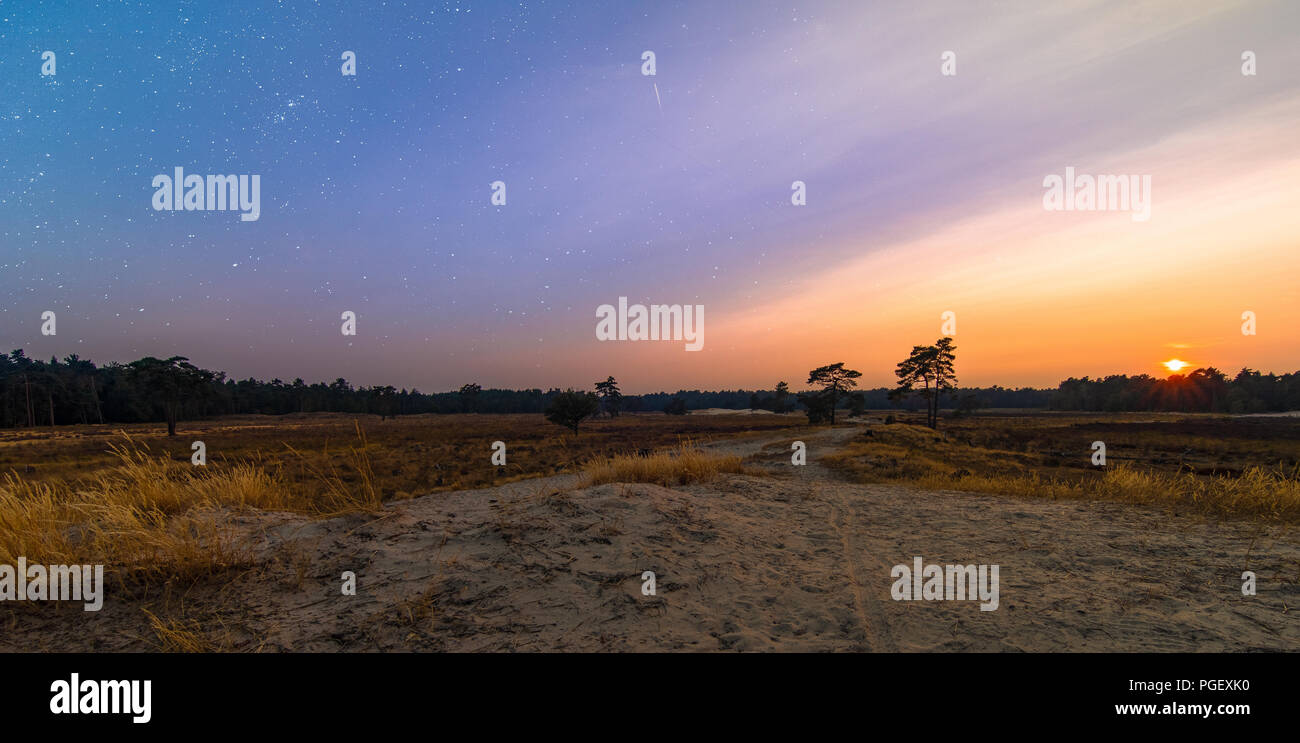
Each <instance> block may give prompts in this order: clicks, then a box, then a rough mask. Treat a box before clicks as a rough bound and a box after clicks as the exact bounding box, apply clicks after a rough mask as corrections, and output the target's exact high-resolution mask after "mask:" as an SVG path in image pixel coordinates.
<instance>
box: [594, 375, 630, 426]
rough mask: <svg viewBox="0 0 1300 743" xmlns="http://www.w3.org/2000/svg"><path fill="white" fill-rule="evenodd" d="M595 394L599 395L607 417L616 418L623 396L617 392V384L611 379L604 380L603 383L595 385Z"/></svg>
mask: <svg viewBox="0 0 1300 743" xmlns="http://www.w3.org/2000/svg"><path fill="white" fill-rule="evenodd" d="M596 394H598V395H600V397H601V403H602V405H603V406H604V408H605V412H606V413H609V417H611V418H617V417H618V409H619V408H620V407H622V404H623V395H622V393H620V392H619V391H618V382H615V381H614V378H613V377H610V378H609V379H606V380H605V381H604V382H597V383H596Z"/></svg>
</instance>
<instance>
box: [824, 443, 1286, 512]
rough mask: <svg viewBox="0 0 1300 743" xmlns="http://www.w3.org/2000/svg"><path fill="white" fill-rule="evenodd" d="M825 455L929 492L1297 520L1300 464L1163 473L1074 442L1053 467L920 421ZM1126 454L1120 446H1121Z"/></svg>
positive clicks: (846, 468)
mask: <svg viewBox="0 0 1300 743" xmlns="http://www.w3.org/2000/svg"><path fill="white" fill-rule="evenodd" d="M873 434H874V435H873V436H872V437H871V438H870V439H866V440H859V441H857V442H855V443H853V444H851V445H850V446H848V447H846V448H845V449H844V450H843V451H840V452H838V453H836V454H832V455H830V456H828V457H827V458H826V462H827V464H829V465H830V466H832V467H834V468H836V469H838V470H840V471H843V472H846V473H848V474H850V475H851V476H852V477H853V478H854V479H855V480H858V481H861V482H901V483H906V484H909V485H915V486H916V487H919V488H924V489H927V490H964V491H971V492H980V493H996V494H1002V495H1017V496H1025V497H1038V498H1090V499H1100V500H1111V501H1118V502H1123V503H1134V504H1141V505H1152V506H1163V507H1169V508H1174V509H1184V510H1187V511H1192V512H1198V513H1204V514H1209V515H1213V516H1218V517H1249V518H1258V519H1262V520H1268V521H1280V522H1288V523H1300V469H1297V468H1295V467H1293V466H1276V465H1274V466H1264V465H1247V466H1245V467H1243V468H1242V469H1241V470H1240V474H1238V475H1235V476H1225V475H1198V474H1195V473H1193V472H1189V471H1186V470H1185V469H1184V470H1181V471H1179V470H1161V469H1159V468H1158V467H1155V466H1153V465H1151V464H1148V463H1144V462H1142V461H1131V462H1118V463H1111V464H1110V466H1108V467H1106V468H1104V469H1101V468H1093V467H1088V466H1086V464H1085V463H1086V462H1087V461H1088V458H1089V455H1090V453H1091V452H1090V451H1089V450H1088V449H1086V448H1085V447H1086V438H1090V437H1085V443H1084V444H1083V445H1082V446H1079V447H1077V448H1078V449H1079V453H1078V454H1077V456H1076V457H1075V460H1077V461H1069V462H1065V463H1063V464H1058V465H1051V464H1044V463H1043V462H1042V460H1043V457H1042V456H1040V455H1037V454H1035V453H1033V452H1026V451H1016V450H1008V449H995V448H987V447H984V446H977V445H975V444H974V442H972V441H967V442H966V443H965V445H962V444H961V443H960V442H959V441H954V440H952V439H950V438H949V437H948V436H946V435H945V434H944V433H943V431H942V430H941V431H939V432H935V431H931V430H929V429H926V428H922V427H918V426H906V425H895V426H884V427H877V428H875V429H874V431H873ZM1121 451H1122V450H1121Z"/></svg>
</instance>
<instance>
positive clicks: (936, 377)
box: [889, 337, 957, 428]
mask: <svg viewBox="0 0 1300 743" xmlns="http://www.w3.org/2000/svg"><path fill="white" fill-rule="evenodd" d="M956 351H957V347H956V346H954V345H952V338H948V337H944V338H940V339H939V340H938V341H935V344H934V345H933V346H912V353H911V354H910V355H909V356H908V357H907V358H906V359H904V360H902V361H900V362H899V363H898V369H897V370H895V371H894V374H895V375H896V376H897V377H898V387H897V388H895V389H894V391H893V392H890V393H889V397H890V399H902V398H906V397H907V396H908V395H912V394H919V395H920V396H921V397H923V398H925V403H926V410H925V424H926V425H927V426H929V427H930V428H937V427H938V425H939V397H940V395H942V394H943V393H944V392H947V391H950V390H953V389H956V384H957V377H956V375H955V373H954V372H953V362H954V361H955V360H956ZM918 384H920V385H921V388H920V389H917V385H918Z"/></svg>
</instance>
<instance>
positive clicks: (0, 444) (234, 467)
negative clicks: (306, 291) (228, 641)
mask: <svg viewBox="0 0 1300 743" xmlns="http://www.w3.org/2000/svg"><path fill="white" fill-rule="evenodd" d="M202 425H204V426H206V428H204V430H202V431H196V432H193V435H192V436H191V435H187V436H181V437H176V438H173V439H169V438H166V437H163V436H159V435H157V434H156V433H154V434H151V435H138V432H137V434H128V433H125V432H122V431H119V432H118V433H117V434H116V436H114V437H112V438H110V437H109V434H108V432H107V430H106V429H102V428H95V427H86V426H75V427H68V429H60V430H59V431H57V432H55V433H47V432H44V431H43V432H40V434H41V435H40V436H39V437H36V438H34V439H32V440H25V439H23V438H22V435H23V434H24V433H25V432H0V455H3V456H0V458H4V457H8V458H9V461H11V462H14V464H16V465H18V466H14V467H12V468H11V469H9V471H8V473H7V474H0V564H15V563H16V561H17V558H18V557H20V556H22V557H25V558H26V559H27V560H28V561H29V562H31V563H43V564H67V565H76V564H92V565H97V564H102V565H104V566H105V568H106V577H108V578H110V579H111V580H115V581H116V582H117V583H118V585H119V589H120V590H121V591H122V592H125V593H132V594H137V595H139V594H143V593H147V591H148V589H149V588H150V587H151V586H154V585H157V584H160V583H165V582H167V581H171V580H173V579H199V578H204V577H209V576H213V575H217V574H220V573H223V572H226V571H229V570H232V569H235V568H243V567H247V566H249V565H250V564H251V560H252V558H251V556H250V554H249V550H248V548H247V542H246V539H245V534H244V532H243V531H242V529H243V527H240V526H239V520H238V519H233V518H232V515H233V514H235V513H237V512H239V511H243V510H260V511H286V512H292V513H298V514H307V515H312V516H320V517H328V516H336V515H341V514H345V513H357V512H368V513H374V512H377V511H379V510H381V509H382V507H383V503H384V502H385V501H387V500H391V499H394V498H403V497H410V496H413V495H417V494H424V493H428V492H432V491H436V490H446V489H451V488H460V487H475V486H485V485H491V484H500V483H502V482H508V481H510V480H517V479H523V478H526V477H533V476H537V475H545V474H552V473H555V472H558V471H563V470H567V469H579V468H581V467H582V463H583V462H587V461H591V460H593V459H597V458H602V459H604V461H607V462H608V466H609V467H610V468H611V470H610V471H613V472H619V473H620V475H619V477H621V478H624V479H626V478H628V477H632V478H642V479H635V480H632V481H645V482H663V483H665V484H669V483H681V482H689V481H693V480H695V479H702V478H707V477H710V476H712V475H713V474H716V473H717V472H720V471H737V470H738V468H739V460H734V461H732V460H731V459H727V458H722V459H718V458H713V457H707V456H705V455H703V454H701V453H699V452H698V451H695V450H693V449H690V448H687V449H683V451H682V455H683V456H680V457H675V456H671V455H668V454H663V455H657V456H656V457H653V458H651V459H650V460H639V459H633V460H632V464H631V465H630V469H629V465H628V464H626V463H625V460H626V459H627V458H622V457H619V456H618V455H619V454H621V453H624V452H627V451H629V450H631V451H635V450H636V449H637V448H646V447H653V446H658V445H663V444H664V443H669V442H672V443H676V442H679V441H681V440H682V434H683V433H684V434H686V435H700V436H703V437H706V438H707V437H711V436H713V435H720V436H738V435H739V436H743V435H746V434H753V433H754V432H755V431H761V430H765V429H766V428H779V427H783V426H788V425H789V421H779V422H775V423H774V422H773V421H769V420H764V419H761V418H756V417H750V416H746V417H739V416H737V417H734V418H729V417H727V416H709V417H704V416H701V418H700V419H698V420H690V419H689V416H688V417H687V419H686V420H683V419H681V418H677V417H674V416H635V417H634V416H624V417H622V418H619V419H615V420H604V421H596V422H593V423H592V424H591V425H590V426H588V427H587V428H586V429H584V432H583V434H582V435H581V436H578V437H576V438H575V437H572V436H570V435H568V434H567V433H566V432H563V431H562V429H559V428H557V427H556V426H554V425H552V424H550V423H547V422H546V421H545V420H543V419H542V417H541V416H540V415H537V416H522V415H521V416H476V415H468V416H441V417H434V416H421V417H419V418H418V419H409V420H398V421H377V420H375V419H372V418H368V417H364V416H363V417H357V418H351V417H349V418H343V417H338V416H324V417H323V418H321V417H315V416H308V417H305V418H298V419H291V420H280V421H276V422H275V425H267V421H266V420H265V419H257V420H256V421H255V422H252V421H248V420H240V421H216V422H208V423H205V424H202ZM156 428H157V427H153V429H156ZM196 439H201V440H203V441H204V442H205V443H206V445H207V451H208V463H207V465H206V466H201V467H200V466H195V465H193V464H191V463H190V451H189V445H190V442H191V441H192V440H196ZM376 439H378V441H376ZM498 439H500V440H504V441H506V442H507V444H508V446H509V449H508V461H509V463H510V466H509V467H505V468H499V467H494V466H492V465H491V463H490V454H491V442H492V441H493V440H498ZM314 447H319V448H314ZM268 449H271V450H272V451H273V453H267V450H268ZM32 455H35V456H32ZM24 462H32V463H34V464H25V463H24ZM20 463H23V464H20ZM0 472H3V470H0ZM626 472H633V473H635V474H632V475H628V474H623V473H626ZM300 572H301V571H300ZM300 577H301V576H300ZM181 629H183V628H175V627H162V628H161V629H159V630H157V631H156V634H158V635H159V637H160V638H162V639H164V640H166V641H167V642H171V640H168V639H167V638H172V639H173V640H175V641H176V642H175V643H174V644H175V645H177V647H179V646H181V645H184V644H185V643H184V642H182V641H181V639H180V638H179V636H175V637H173V636H172V635H168V632H169V631H172V630H175V631H176V632H179V631H181Z"/></svg>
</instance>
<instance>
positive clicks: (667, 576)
mask: <svg viewBox="0 0 1300 743" xmlns="http://www.w3.org/2000/svg"><path fill="white" fill-rule="evenodd" d="M859 430H860V429H858V428H857V427H856V426H849V427H841V428H835V429H823V430H822V431H821V432H819V433H816V434H810V435H807V436H805V437H804V440H805V441H806V443H807V445H808V459H809V464H808V465H807V466H805V467H793V466H791V465H789V454H788V452H789V441H788V440H780V439H772V438H765V439H758V440H753V439H751V440H746V441H741V442H731V443H723V444H717V445H714V446H715V447H716V448H718V449H720V450H724V451H729V452H732V453H737V454H741V455H745V456H749V457H751V458H756V459H757V461H759V462H761V464H759V465H757V466H761V467H766V468H768V469H770V470H771V472H772V475H770V476H753V475H734V476H724V477H721V478H719V479H717V480H715V481H713V482H710V483H707V484H697V485H691V486H686V487H674V488H665V487H660V486H656V485H645V484H612V485H601V486H598V487H592V488H577V487H576V484H577V481H576V478H575V477H574V476H557V477H550V478H542V479H537V480H529V481H523V482H516V483H512V484H510V485H506V486H502V487H497V488H492V489H485V490H474V491H462V492H455V493H446V494H436V495H431V496H426V497H422V498H417V499H413V500H409V501H403V502H398V503H395V504H391V505H390V506H389V507H388V508H387V509H386V510H385V512H384V513H383V514H382V515H380V516H378V517H374V516H352V517H347V518H339V519H331V520H326V521H310V520H306V519H302V518H299V517H294V516H289V515H285V514H259V515H245V516H241V517H239V520H238V522H237V524H238V526H239V527H240V528H242V529H245V530H247V531H248V532H249V533H250V534H254V535H256V545H255V547H254V549H255V551H256V554H257V555H258V560H259V561H260V562H261V563H262V564H263V567H262V568H260V569H257V570H254V571H250V572H248V573H245V574H243V575H241V576H238V577H236V578H234V579H233V580H232V581H230V583H229V584H227V585H224V586H220V587H216V586H207V585H200V586H193V587H186V588H185V590H183V591H182V590H181V588H180V587H178V588H177V589H176V590H175V591H174V592H172V594H171V595H170V596H162V595H159V596H156V597H152V598H151V599H150V600H148V601H146V602H144V603H143V604H142V603H141V602H139V601H133V602H124V601H114V600H113V597H112V596H111V595H110V597H109V600H108V601H107V603H106V606H105V609H104V610H103V611H102V612H99V613H98V614H84V613H82V612H79V611H78V612H67V611H61V612H59V613H58V614H57V615H48V616H47V615H41V616H29V617H24V618H23V620H22V622H21V623H19V624H16V625H14V626H10V627H8V628H6V629H7V630H8V631H6V632H4V633H0V637H2V638H4V639H3V640H0V649H5V650H12V649H26V650H34V649H53V650H74V649H76V650H81V649H100V650H144V649H151V648H153V647H155V646H156V645H157V643H158V640H157V637H156V635H155V634H154V633H153V632H152V631H151V630H150V629H149V627H148V625H147V622H146V621H145V620H144V619H143V618H142V617H143V613H142V612H141V611H140V608H141V606H142V605H147V606H152V609H151V610H152V611H154V612H155V613H158V612H159V610H160V609H162V608H170V610H171V611H172V612H173V613H174V612H175V611H176V610H177V608H178V607H181V608H183V611H184V613H185V616H189V617H193V618H194V619H195V620H196V621H198V622H200V623H201V625H202V626H203V627H204V628H206V630H207V631H206V634H207V635H208V636H209V637H210V638H212V641H213V642H214V643H216V646H217V647H219V648H220V649H224V650H235V651H262V652H266V651H324V652H333V651H402V650H447V651H493V652H495V651H512V650H519V651H606V650H609V651H720V650H730V651H876V652H894V651H1029V652H1045V651H1046V652H1060V651H1068V652H1080V651H1082V652H1088V651H1215V652H1218V651H1252V650H1296V649H1300V615H1297V611H1300V587H1298V586H1297V582H1298V581H1300V540H1298V539H1297V535H1296V534H1295V531H1294V529H1285V528H1282V527H1267V528H1266V527H1263V526H1261V525H1260V524H1258V523H1257V522H1250V521H1232V522H1217V521H1212V520H1207V519H1206V518H1204V517H1200V516H1196V515H1191V514H1177V513H1171V512H1169V511H1167V510H1161V509H1151V508H1142V507H1135V506H1129V505H1124V504H1117V503H1103V502H1084V501H1061V502H1054V501H1049V500H1036V499H1032V498H1010V497H999V496H990V495H974V494H968V493H961V492H950V491H919V490H915V489H911V488H907V487H901V486H893V485H860V484H853V483H849V482H844V481H843V480H841V479H840V478H839V477H837V476H836V475H835V474H834V473H832V472H830V471H827V470H826V469H824V468H822V467H820V466H819V465H817V457H818V455H819V454H822V453H826V452H828V451H831V450H833V449H834V448H835V447H836V446H838V445H839V444H841V443H842V442H844V441H846V440H847V439H848V438H850V437H852V436H854V435H858V433H859ZM914 556H921V557H923V558H924V560H925V561H926V562H927V563H930V562H935V563H953V562H959V563H962V564H979V563H985V564H997V565H999V568H1000V581H1001V585H1000V605H999V608H998V609H997V610H996V611H980V609H979V604H978V602H975V601H930V602H926V601H912V602H906V601H895V600H893V599H892V598H891V595H890V586H891V584H892V583H893V578H891V576H890V570H891V567H892V566H894V565H895V564H908V565H910V564H911V562H912V559H913V557H914ZM349 570H350V571H354V572H355V573H356V575H357V583H358V592H357V595H356V596H344V595H341V591H340V585H341V582H340V575H341V573H343V571H349ZM1243 570H1253V571H1254V572H1255V573H1256V574H1257V576H1258V595H1256V596H1243V595H1242V594H1241V573H1242V571H1243ZM644 571H654V572H655V574H656V576H657V595H655V596H646V595H643V594H642V591H641V587H642V578H641V576H642V573H643V572H644Z"/></svg>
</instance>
